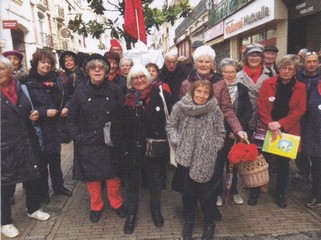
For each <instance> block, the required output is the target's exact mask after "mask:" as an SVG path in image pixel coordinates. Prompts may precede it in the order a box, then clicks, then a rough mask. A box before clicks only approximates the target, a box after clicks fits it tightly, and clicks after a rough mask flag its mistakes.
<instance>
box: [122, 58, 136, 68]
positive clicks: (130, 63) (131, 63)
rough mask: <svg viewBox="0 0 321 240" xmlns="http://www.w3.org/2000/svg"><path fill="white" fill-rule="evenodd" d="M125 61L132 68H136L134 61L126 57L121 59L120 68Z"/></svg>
mask: <svg viewBox="0 0 321 240" xmlns="http://www.w3.org/2000/svg"><path fill="white" fill-rule="evenodd" d="M125 61H128V62H129V65H130V66H134V61H133V59H131V58H126V57H124V58H122V59H120V61H119V66H120V65H121V64H122V63H123V62H125Z"/></svg>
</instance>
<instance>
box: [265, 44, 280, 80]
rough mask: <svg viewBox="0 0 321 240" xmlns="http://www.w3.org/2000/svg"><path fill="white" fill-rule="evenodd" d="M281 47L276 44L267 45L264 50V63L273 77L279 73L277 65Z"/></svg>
mask: <svg viewBox="0 0 321 240" xmlns="http://www.w3.org/2000/svg"><path fill="white" fill-rule="evenodd" d="M278 52H279V49H278V48H277V47H276V46H274V45H267V46H265V47H264V50H263V55H264V59H263V64H264V67H266V68H267V69H268V70H269V76H270V77H273V76H275V75H276V74H278V73H279V71H278V69H277V66H276V58H277V56H278Z"/></svg>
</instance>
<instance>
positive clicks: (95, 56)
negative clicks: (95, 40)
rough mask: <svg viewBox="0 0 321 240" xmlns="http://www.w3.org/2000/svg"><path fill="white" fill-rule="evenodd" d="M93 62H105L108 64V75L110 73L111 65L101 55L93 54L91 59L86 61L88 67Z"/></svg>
mask: <svg viewBox="0 0 321 240" xmlns="http://www.w3.org/2000/svg"><path fill="white" fill-rule="evenodd" d="M91 60H103V61H104V62H105V63H106V64H107V67H108V69H107V73H109V70H110V63H109V62H108V60H107V59H106V58H105V57H104V56H103V55H101V54H99V53H93V54H91V55H90V57H89V58H87V59H86V65H87V64H88V63H89V62H90V61H91Z"/></svg>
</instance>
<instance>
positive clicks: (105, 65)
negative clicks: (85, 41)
mask: <svg viewBox="0 0 321 240" xmlns="http://www.w3.org/2000/svg"><path fill="white" fill-rule="evenodd" d="M96 63H100V64H102V65H104V67H105V69H106V71H107V72H109V66H108V65H107V63H106V62H105V61H104V60H102V59H92V60H90V61H89V62H88V63H87V64H86V72H88V70H89V68H90V67H91V66H93V65H95V64H96Z"/></svg>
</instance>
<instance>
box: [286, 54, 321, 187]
mask: <svg viewBox="0 0 321 240" xmlns="http://www.w3.org/2000/svg"><path fill="white" fill-rule="evenodd" d="M296 77H297V79H298V80H299V81H300V82H303V83H304V84H305V85H306V88H307V98H308V99H309V93H310V92H311V87H312V86H313V85H314V84H315V82H317V81H318V80H319V79H320V78H321V69H320V67H319V56H318V53H317V52H306V53H305V56H304V59H303V67H302V68H301V69H299V70H298V72H297V74H296ZM304 122H305V121H304V118H303V120H302V123H304ZM295 164H296V166H297V168H298V169H299V171H298V172H297V173H296V174H295V176H294V178H293V179H292V183H294V184H298V183H300V181H301V180H303V179H307V178H308V177H309V175H310V161H309V159H308V157H307V156H306V155H305V154H304V152H302V153H299V154H298V156H297V159H296V161H295Z"/></svg>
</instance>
